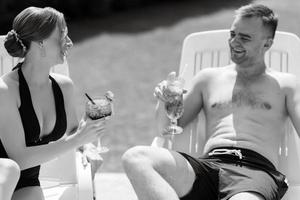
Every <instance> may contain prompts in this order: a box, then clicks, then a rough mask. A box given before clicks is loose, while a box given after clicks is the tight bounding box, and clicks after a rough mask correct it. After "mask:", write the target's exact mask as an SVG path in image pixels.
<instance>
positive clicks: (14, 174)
mask: <svg viewBox="0 0 300 200" xmlns="http://www.w3.org/2000/svg"><path fill="white" fill-rule="evenodd" d="M19 177H20V168H19V166H18V164H17V163H16V162H15V161H13V160H10V159H5V158H0V199H1V200H10V199H11V197H12V194H13V192H14V190H15V187H16V185H17V183H18V180H19Z"/></svg>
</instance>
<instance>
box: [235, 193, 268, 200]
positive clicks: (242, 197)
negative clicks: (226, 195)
mask: <svg viewBox="0 0 300 200" xmlns="http://www.w3.org/2000/svg"><path fill="white" fill-rule="evenodd" d="M229 200H265V198H264V197H263V196H262V195H260V194H258V193H255V192H241V193H238V194H235V195H233V196H232V197H231V198H230V199H229Z"/></svg>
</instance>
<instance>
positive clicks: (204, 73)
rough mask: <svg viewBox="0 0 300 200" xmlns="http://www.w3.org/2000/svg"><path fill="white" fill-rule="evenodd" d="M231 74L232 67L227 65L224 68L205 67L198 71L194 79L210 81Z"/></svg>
mask: <svg viewBox="0 0 300 200" xmlns="http://www.w3.org/2000/svg"><path fill="white" fill-rule="evenodd" d="M232 72H234V65H227V66H224V67H207V68H204V69H202V70H201V71H199V72H198V73H197V75H196V77H197V78H198V79H203V80H212V79H214V78H216V77H218V76H219V75H220V74H224V73H232Z"/></svg>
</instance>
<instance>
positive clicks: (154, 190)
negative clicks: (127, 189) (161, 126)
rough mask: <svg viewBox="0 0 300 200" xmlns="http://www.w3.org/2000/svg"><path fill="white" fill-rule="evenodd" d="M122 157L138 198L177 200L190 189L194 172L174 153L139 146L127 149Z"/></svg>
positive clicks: (141, 199)
mask: <svg viewBox="0 0 300 200" xmlns="http://www.w3.org/2000/svg"><path fill="white" fill-rule="evenodd" d="M122 159H123V166H124V169H125V172H126V174H127V176H128V178H129V180H130V182H131V184H132V185H133V188H134V190H135V192H136V194H137V196H138V199H140V200H150V199H151V200H152V199H153V200H154V199H155V200H178V199H179V197H182V196H184V195H186V194H187V193H188V192H189V191H190V190H191V189H192V186H193V183H194V180H195V172H194V170H193V168H192V166H191V165H190V164H189V162H188V161H187V160H186V159H185V158H184V157H183V156H182V155H181V154H179V153H177V152H174V151H169V150H167V149H164V148H157V147H150V146H139V147H134V148H131V149H129V150H128V151H126V152H125V154H124V155H123V157H122Z"/></svg>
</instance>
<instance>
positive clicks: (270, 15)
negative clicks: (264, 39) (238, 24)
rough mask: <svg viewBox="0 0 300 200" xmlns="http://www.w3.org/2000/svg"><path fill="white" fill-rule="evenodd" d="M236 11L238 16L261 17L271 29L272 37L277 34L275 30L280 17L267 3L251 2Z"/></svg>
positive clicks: (264, 23)
mask: <svg viewBox="0 0 300 200" xmlns="http://www.w3.org/2000/svg"><path fill="white" fill-rule="evenodd" d="M235 12H236V15H235V16H236V17H242V18H243V17H245V18H250V17H259V18H261V20H262V22H263V25H264V26H265V27H267V28H268V29H269V30H270V33H271V36H272V38H274V36H275V32H276V29H277V24H278V17H277V15H275V14H274V12H273V10H271V9H270V8H268V7H267V6H265V5H261V4H249V5H246V6H242V7H240V8H239V9H238V10H236V11H235Z"/></svg>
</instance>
